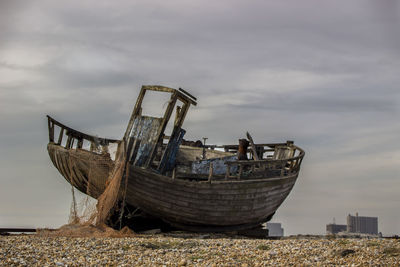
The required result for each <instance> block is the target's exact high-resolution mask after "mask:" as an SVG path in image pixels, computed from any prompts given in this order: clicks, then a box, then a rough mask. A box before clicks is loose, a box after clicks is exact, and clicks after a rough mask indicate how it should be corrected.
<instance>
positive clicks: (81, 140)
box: [76, 139, 83, 148]
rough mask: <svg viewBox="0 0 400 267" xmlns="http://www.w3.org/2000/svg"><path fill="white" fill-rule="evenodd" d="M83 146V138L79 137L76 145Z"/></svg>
mask: <svg viewBox="0 0 400 267" xmlns="http://www.w3.org/2000/svg"><path fill="white" fill-rule="evenodd" d="M82 146H83V139H78V144H77V145H76V147H77V148H82Z"/></svg>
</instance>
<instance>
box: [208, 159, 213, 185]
mask: <svg viewBox="0 0 400 267" xmlns="http://www.w3.org/2000/svg"><path fill="white" fill-rule="evenodd" d="M213 168H214V166H213V163H212V162H210V171H209V172H208V182H209V183H210V184H211V179H212V175H213Z"/></svg>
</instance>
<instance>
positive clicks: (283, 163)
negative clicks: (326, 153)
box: [208, 142, 304, 182]
mask: <svg viewBox="0 0 400 267" xmlns="http://www.w3.org/2000/svg"><path fill="white" fill-rule="evenodd" d="M265 146H267V147H270V148H268V149H265ZM215 147H217V146H215ZM219 147H228V148H233V149H235V148H236V147H235V146H233V145H232V146H219ZM275 147H277V148H278V147H281V148H282V147H283V148H290V149H291V150H292V152H293V155H292V156H290V157H287V158H275V157H276V154H272V155H270V156H267V158H266V159H262V160H252V159H250V160H236V161H227V162H225V165H226V174H225V179H226V180H227V179H232V178H234V179H239V180H240V179H242V178H246V179H248V178H250V179H251V178H263V177H268V176H273V177H283V176H286V175H289V174H292V173H295V172H298V171H299V169H300V165H301V162H302V160H303V157H304V151H303V150H302V149H301V148H299V147H297V146H295V145H293V142H287V143H277V144H259V145H256V149H257V151H264V152H265V151H275V153H277V151H276V150H275V149H274V148H275ZM264 152H263V153H264ZM263 153H260V158H262V157H261V156H262V155H263ZM235 167H236V168H235ZM209 170H210V172H209V175H208V181H209V182H211V181H212V179H213V177H214V178H217V177H216V176H215V175H214V174H213V166H212V162H211V163H210V169H209Z"/></svg>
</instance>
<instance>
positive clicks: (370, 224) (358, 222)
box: [326, 213, 378, 235]
mask: <svg viewBox="0 0 400 267" xmlns="http://www.w3.org/2000/svg"><path fill="white" fill-rule="evenodd" d="M344 232H345V233H348V234H367V235H378V218H377V217H365V216H358V213H356V216H352V215H350V214H349V215H348V216H347V225H344V224H336V223H335V219H334V221H333V223H330V224H327V225H326V233H327V234H338V233H344Z"/></svg>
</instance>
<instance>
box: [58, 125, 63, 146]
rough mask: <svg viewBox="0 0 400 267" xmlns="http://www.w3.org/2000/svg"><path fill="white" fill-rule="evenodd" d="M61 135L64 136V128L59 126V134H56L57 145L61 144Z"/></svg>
mask: <svg viewBox="0 0 400 267" xmlns="http://www.w3.org/2000/svg"><path fill="white" fill-rule="evenodd" d="M63 136H64V128H61V129H60V134H59V135H58V141H57V144H58V145H61V143H62V139H63Z"/></svg>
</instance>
